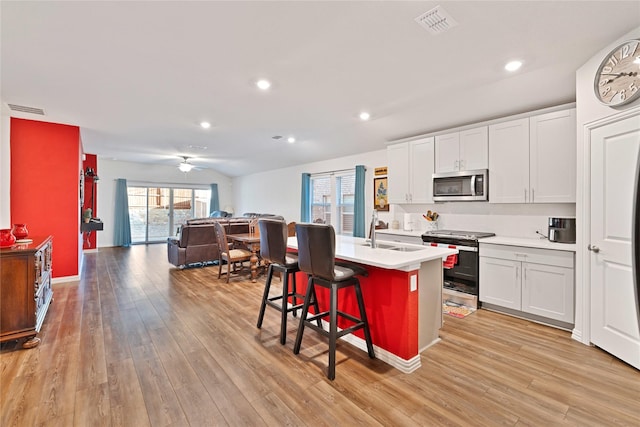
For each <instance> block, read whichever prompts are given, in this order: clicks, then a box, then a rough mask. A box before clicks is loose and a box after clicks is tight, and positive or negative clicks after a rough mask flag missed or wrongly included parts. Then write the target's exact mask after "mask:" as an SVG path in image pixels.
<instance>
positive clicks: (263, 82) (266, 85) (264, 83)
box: [256, 80, 271, 90]
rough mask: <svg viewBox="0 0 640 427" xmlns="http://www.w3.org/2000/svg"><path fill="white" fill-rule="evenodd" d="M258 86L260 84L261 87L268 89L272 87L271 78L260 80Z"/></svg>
mask: <svg viewBox="0 0 640 427" xmlns="http://www.w3.org/2000/svg"><path fill="white" fill-rule="evenodd" d="M256 86H258V88H259V89H262V90H267V89H269V88H270V87H271V82H270V81H269V80H258V81H257V82H256Z"/></svg>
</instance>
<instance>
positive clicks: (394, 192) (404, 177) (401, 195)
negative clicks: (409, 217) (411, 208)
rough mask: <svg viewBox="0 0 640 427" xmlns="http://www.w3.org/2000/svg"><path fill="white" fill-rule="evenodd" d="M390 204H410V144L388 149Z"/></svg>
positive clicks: (397, 145)
mask: <svg viewBox="0 0 640 427" xmlns="http://www.w3.org/2000/svg"><path fill="white" fill-rule="evenodd" d="M387 164H388V168H389V169H388V174H387V191H388V193H389V198H388V199H389V203H393V204H400V203H409V192H410V190H409V143H408V142H405V143H402V144H394V145H389V146H388V147H387Z"/></svg>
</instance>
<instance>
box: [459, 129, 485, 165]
mask: <svg viewBox="0 0 640 427" xmlns="http://www.w3.org/2000/svg"><path fill="white" fill-rule="evenodd" d="M488 167H489V134H488V128H487V126H481V127H479V128H474V129H468V130H464V131H461V132H460V170H468V171H471V170H476V169H487V168H488Z"/></svg>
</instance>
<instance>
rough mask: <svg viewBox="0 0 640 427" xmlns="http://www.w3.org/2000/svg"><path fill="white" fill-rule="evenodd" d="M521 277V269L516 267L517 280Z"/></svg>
mask: <svg viewBox="0 0 640 427" xmlns="http://www.w3.org/2000/svg"><path fill="white" fill-rule="evenodd" d="M519 277H520V267H516V279H518V278H519Z"/></svg>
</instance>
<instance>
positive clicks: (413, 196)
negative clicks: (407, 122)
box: [387, 137, 434, 204]
mask: <svg viewBox="0 0 640 427" xmlns="http://www.w3.org/2000/svg"><path fill="white" fill-rule="evenodd" d="M433 153H434V138H433V137H428V138H422V139H417V140H415V141H409V142H404V143H401V144H394V145H389V146H388V147H387V161H388V168H389V169H388V187H389V203H393V204H408V203H433V177H432V176H433V164H434V159H433V156H434V154H433Z"/></svg>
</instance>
